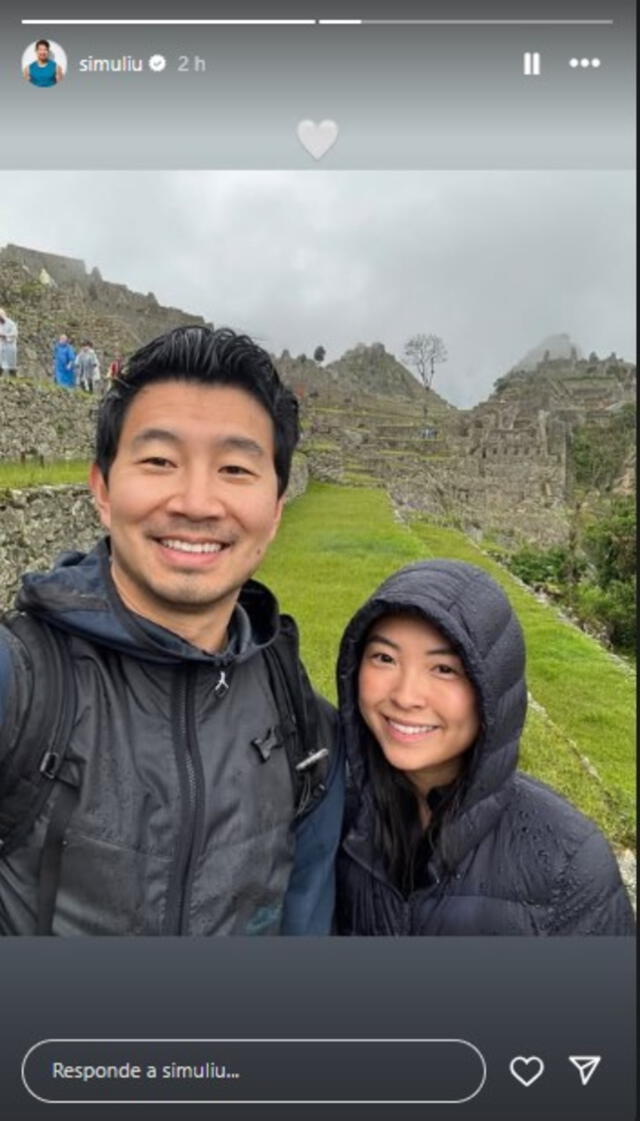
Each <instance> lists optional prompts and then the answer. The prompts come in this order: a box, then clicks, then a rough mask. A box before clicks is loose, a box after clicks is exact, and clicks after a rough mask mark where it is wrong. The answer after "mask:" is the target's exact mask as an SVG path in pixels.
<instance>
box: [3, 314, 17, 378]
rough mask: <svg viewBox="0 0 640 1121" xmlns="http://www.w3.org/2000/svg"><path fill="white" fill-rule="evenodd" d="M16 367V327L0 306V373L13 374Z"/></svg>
mask: <svg viewBox="0 0 640 1121" xmlns="http://www.w3.org/2000/svg"><path fill="white" fill-rule="evenodd" d="M17 369H18V328H17V326H16V324H15V323H14V321H13V319H9V316H8V315H7V313H6V311H5V310H4V308H0V375H1V374H4V373H5V372H6V373H7V374H13V376H14V377H15V375H16V371H17Z"/></svg>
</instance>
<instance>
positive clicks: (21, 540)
mask: <svg viewBox="0 0 640 1121" xmlns="http://www.w3.org/2000/svg"><path fill="white" fill-rule="evenodd" d="M307 482H308V469H307V461H306V459H305V457H304V456H303V455H296V456H294V460H293V466H292V470H291V478H290V481H289V487H288V490H287V501H292V500H293V499H294V498H297V497H298V496H299V495H301V494H303V493H304V491H305V490H306V488H307ZM101 533H102V530H101V527H100V522H99V519H98V516H97V514H96V511H95V508H94V505H93V500H92V498H91V495H90V493H89V491H88V490H87V488H86V487H85V486H79V485H78V486H50V487H33V488H29V489H25V490H11V489H7V490H3V491H2V490H0V610H5V609H6V608H7V607H10V606H11V605H12V604H13V602H14V599H15V595H16V592H17V590H18V586H19V584H20V577H21V575H22V573H23V572H32V571H46V570H47V569H48V568H50V567H51V565H52V563H53V561H54V559H55V558H56V557H57V556H58V555H59V554H60V553H62V552H64V551H65V550H66V549H80V550H81V551H83V552H85V551H86V550H88V549H90V548H92V546H93V545H94V544H95V542H96V541H97V540H98V538H99V537H100V535H101Z"/></svg>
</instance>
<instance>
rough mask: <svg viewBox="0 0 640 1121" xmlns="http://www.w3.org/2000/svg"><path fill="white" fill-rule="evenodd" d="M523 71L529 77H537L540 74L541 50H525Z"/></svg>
mask: <svg viewBox="0 0 640 1121" xmlns="http://www.w3.org/2000/svg"><path fill="white" fill-rule="evenodd" d="M522 73H523V74H524V75H525V76H526V77H527V78H537V77H538V76H539V74H540V52H539V51H525V52H524V54H523V56H522Z"/></svg>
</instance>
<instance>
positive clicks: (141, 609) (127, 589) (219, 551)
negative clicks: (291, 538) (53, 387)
mask: <svg viewBox="0 0 640 1121" xmlns="http://www.w3.org/2000/svg"><path fill="white" fill-rule="evenodd" d="M273 454H274V442H273V425H272V421H271V418H270V416H269V415H268V413H267V412H266V411H265V410H264V409H263V408H262V406H261V405H260V404H259V403H258V402H257V401H256V400H255V398H253V397H251V396H250V395H249V394H248V393H245V392H244V391H243V390H241V389H237V388H232V387H230V386H207V385H202V384H201V383H199V382H180V381H166V382H160V383H155V384H152V385H150V386H149V387H148V388H147V389H143V390H141V391H140V392H139V393H138V395H137V396H136V397H135V398H134V400H133V402H132V404H131V406H130V408H129V410H128V412H127V414H126V417H125V421H124V424H123V427H122V432H121V435H120V442H119V445H118V451H117V454H116V457H115V459H114V461H113V464H112V466H111V470H110V472H109V480H108V484H105V482H104V479H103V478H102V475H101V474H100V472H99V470H98V468H97V467H96V466H95V465H94V467H93V469H92V475H91V485H92V489H93V492H94V495H95V498H96V501H97V504H98V508H99V510H100V516H101V519H102V523H103V525H104V526H105V528H106V529H107V530H108V531H109V533H110V534H111V550H112V561H113V576H114V580H115V583H116V586H117V588H118V591H119V592H120V594H121V596H122V598H123V599H124V601H125V603H127V605H128V606H129V607H130V608H131V609H132V610H134V611H136V613H138V614H140V615H143V616H145V617H147V618H150V619H153V620H154V621H155V622H159V623H160V624H161V625H164V626H168V627H169V629H173V630H176V629H177V627H176V619H177V617H178V618H179V616H180V615H181V614H182V615H184V617H185V619H190V620H194V617H198V618H200V619H201V620H206V619H207V618H208V614H209V613H212V612H214V611H215V610H216V609H218V610H219V609H222V610H223V611H224V610H228V611H229V613H230V611H231V609H232V607H233V604H234V603H235V601H236V598H237V595H238V592H239V590H240V588H241V587H242V585H243V584H244V583H245V581H246V580H247V579H248V578H249V577H250V576H251V574H252V573H253V572H254V571H255V569H256V568H257V567H258V565H259V563H260V561H261V560H262V557H263V555H264V553H265V550H266V548H267V546H268V544H269V542H270V541H271V540H272V538H273V537H274V535H275V532H276V530H277V528H278V524H279V522H280V516H281V513H282V507H283V501H284V500H283V499H282V498H280V499H279V498H278V481H277V477H276V472H275V467H274V462H273Z"/></svg>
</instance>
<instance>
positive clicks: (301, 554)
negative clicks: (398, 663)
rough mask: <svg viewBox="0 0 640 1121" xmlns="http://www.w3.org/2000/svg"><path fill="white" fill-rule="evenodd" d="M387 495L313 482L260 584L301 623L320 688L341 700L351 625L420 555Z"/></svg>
mask: <svg viewBox="0 0 640 1121" xmlns="http://www.w3.org/2000/svg"><path fill="white" fill-rule="evenodd" d="M420 552H421V549H420V544H419V542H418V541H417V540H416V538H414V537H413V535H412V534H411V533H408V532H407V530H406V529H404V528H403V527H402V526H400V525H397V524H396V523H394V521H393V517H392V515H391V511H390V507H389V500H388V499H387V496H386V495H385V493H384V492H383V491H381V490H379V491H378V490H366V489H364V488H360V487H339V486H331V485H328V484H321V483H311V484H310V486H309V489H308V490H307V492H306V494H304V495H303V496H302V497H301V498H297V499H296V500H295V502H292V503H291V505H290V506H288V507H287V508H286V510H285V514H284V518H283V522H282V525H281V527H280V531H279V533H278V536H277V538H276V540H275V541H274V543H273V545H272V546H271V548H270V550H269V554H268V557H267V559H266V561H265V562H264V564H263V565H262V567H261V569H260V573H259V579H264V580H265V582H266V583H267V584H268V585H269V587H270V588H272V589H273V591H274V592H275V594H276V595H277V596H278V599H279V601H280V606H281V607H282V609H283V610H284V611H288V612H290V613H291V614H292V615H295V617H296V619H297V621H298V624H299V626H300V632H301V640H302V656H303V659H304V662H305V664H306V666H307V669H308V670H309V673H310V675H311V677H312V679H313V681H314V684H315V685H316V686H317V688H318V689H320V690H321V692H323V693H324V694H325V695H326V696H328V697H331V699H332V700H335V682H334V676H335V660H336V653H337V649H338V643H339V641H340V638H341V635H342V632H343V630H344V628H345V625H346V623H347V622H348V620H349V619H350V618H351V616H352V615H353V614H354V612H355V611H356V609H357V608H358V607H359V606H360V604H361V603H362V602H363V600H364V599H365V597H366V596H367V595H368V594H369V593H370V592H371V591H372V590H373V588H375V587H376V586H377V585H378V584H379V583H380V582H381V581H382V580H384V578H385V577H386V576H388V575H389V574H390V573H391V572H393V571H394V570H395V569H396V568H399V567H400V566H401V565H403V564H409V563H410V562H411V561H412V560H416V559H417V558H418V557H419V556H420Z"/></svg>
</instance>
